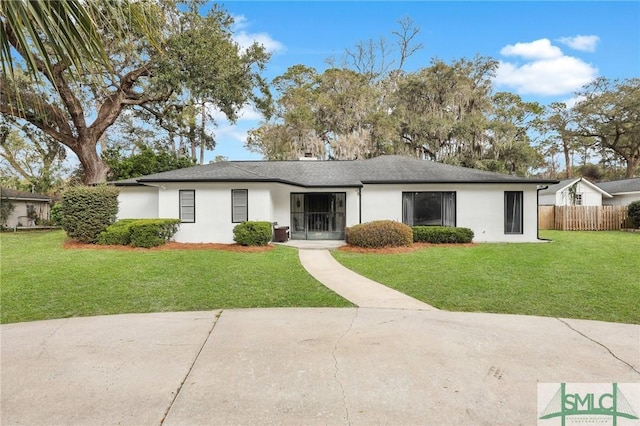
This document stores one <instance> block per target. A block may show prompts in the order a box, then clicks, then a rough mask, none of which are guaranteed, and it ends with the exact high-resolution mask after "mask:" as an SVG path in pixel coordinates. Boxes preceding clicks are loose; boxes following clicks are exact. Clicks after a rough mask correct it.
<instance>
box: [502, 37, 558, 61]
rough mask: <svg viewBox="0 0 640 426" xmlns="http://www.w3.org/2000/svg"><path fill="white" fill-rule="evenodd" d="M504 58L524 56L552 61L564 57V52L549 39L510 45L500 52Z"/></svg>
mask: <svg viewBox="0 0 640 426" xmlns="http://www.w3.org/2000/svg"><path fill="white" fill-rule="evenodd" d="M500 54H501V55H504V56H522V57H523V58H525V59H552V58H558V57H560V56H562V50H560V48H559V47H557V46H553V45H552V44H551V41H549V39H547V38H542V39H540V40H536V41H532V42H530V43H516V44H509V45H507V46H505V47H503V48H502V50H500Z"/></svg>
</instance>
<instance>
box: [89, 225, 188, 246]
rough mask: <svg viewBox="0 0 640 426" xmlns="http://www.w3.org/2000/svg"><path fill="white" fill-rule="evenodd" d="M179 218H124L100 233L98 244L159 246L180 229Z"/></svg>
mask: <svg viewBox="0 0 640 426" xmlns="http://www.w3.org/2000/svg"><path fill="white" fill-rule="evenodd" d="M179 225H180V220H179V219H122V220H119V221H117V222H116V223H114V224H113V225H111V226H109V227H108V228H107V229H106V230H105V231H103V232H102V233H100V236H99V237H98V244H106V245H123V246H126V245H131V246H133V247H144V248H150V247H157V246H161V245H163V244H164V243H166V242H167V241H169V240H170V239H171V238H172V237H173V236H174V235H175V233H176V232H177V231H178V226H179Z"/></svg>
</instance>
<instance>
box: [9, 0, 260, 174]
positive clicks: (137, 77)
mask: <svg viewBox="0 0 640 426" xmlns="http://www.w3.org/2000/svg"><path fill="white" fill-rule="evenodd" d="M20 3H22V2H20ZM51 3H54V2H51ZM70 3H73V2H70ZM88 3H92V2H88ZM96 3H98V6H94V5H92V7H87V8H86V9H85V10H84V13H86V14H87V15H88V16H90V17H91V19H92V21H93V22H94V23H95V28H96V32H97V34H98V36H99V37H100V40H101V44H102V47H103V49H104V52H105V54H106V58H107V60H106V61H105V60H100V58H96V57H95V56H94V55H95V52H94V51H92V52H85V51H82V50H80V51H79V52H76V53H77V54H78V55H79V56H80V57H81V58H82V60H81V62H80V63H78V62H74V61H71V60H67V59H65V58H61V57H60V55H62V53H63V52H61V51H59V49H58V43H59V40H58V39H57V38H55V37H54V36H52V35H50V34H49V33H47V32H46V31H43V30H42V29H36V30H35V31H31V30H30V28H29V27H28V26H27V25H26V24H25V22H24V21H19V20H15V19H9V15H6V16H5V15H3V19H2V28H3V37H5V39H6V43H5V45H9V46H10V49H9V50H10V52H11V53H13V52H17V54H18V55H19V56H20V58H18V59H13V61H12V65H11V66H10V67H6V68H5V69H6V70H8V71H6V72H4V73H3V77H2V80H1V81H0V112H2V114H4V115H7V116H10V117H12V118H13V119H14V120H16V121H17V122H18V123H19V124H23V122H24V123H29V124H31V125H32V126H34V127H35V128H37V129H39V131H40V132H43V133H44V134H46V135H48V136H49V137H51V138H53V139H54V140H56V141H58V142H60V143H61V144H63V145H65V146H66V147H68V148H69V149H70V150H71V151H72V152H73V153H74V154H75V155H76V156H77V157H78V160H79V161H80V164H81V166H82V169H83V173H84V175H83V181H84V183H98V182H104V181H105V180H106V178H107V173H108V166H107V164H106V163H105V162H104V161H103V159H102V158H101V157H100V155H99V152H98V151H99V149H98V144H99V143H100V142H101V141H102V140H103V138H104V136H105V134H106V133H107V131H108V130H109V129H110V128H111V126H113V125H114V123H116V121H117V120H118V118H119V117H120V116H121V115H122V113H123V112H124V111H132V112H133V113H140V114H143V116H144V117H145V118H146V119H147V123H146V125H147V126H164V127H166V128H170V129H175V130H176V132H175V133H173V134H172V133H171V132H168V137H169V138H171V137H179V134H180V132H182V134H183V135H184V134H186V135H187V136H190V137H191V139H192V140H194V139H197V140H198V143H199V144H201V145H203V146H211V145H212V144H213V139H212V138H211V137H207V136H206V135H205V134H204V132H205V130H204V128H205V127H206V118H207V115H206V114H207V111H206V108H218V109H219V110H221V111H222V112H223V113H224V114H225V115H226V116H227V117H228V118H229V119H230V120H231V121H232V122H233V121H235V120H236V118H237V112H238V110H239V109H240V108H241V107H242V106H244V105H245V104H247V103H249V102H253V103H254V104H255V105H256V106H257V107H258V108H262V109H265V110H266V108H267V107H268V105H269V103H268V89H267V87H266V84H265V83H264V81H263V80H262V78H261V77H260V72H261V70H262V68H263V67H264V64H265V62H266V61H267V59H268V55H267V53H266V52H265V50H264V49H263V48H262V47H261V46H258V45H257V44H254V45H252V46H250V47H248V48H246V49H245V48H241V47H240V46H239V45H238V44H236V43H235V42H234V41H233V39H232V33H231V30H230V26H231V24H232V22H233V21H232V18H231V17H230V16H229V15H228V14H227V13H226V12H224V11H223V10H221V9H219V8H217V7H215V6H214V7H213V8H212V9H211V10H210V12H209V13H208V14H207V15H206V16H202V15H201V14H200V12H199V10H198V7H199V4H197V3H190V4H189V5H190V7H189V9H188V10H182V9H181V8H178V5H177V3H176V2H174V1H171V0H163V1H160V2H149V3H147V2H132V3H126V2H123V3H122V4H126V5H127V7H128V8H129V10H136V9H138V8H144V9H145V16H146V20H145V21H144V23H148V22H151V23H152V25H151V27H153V28H155V29H156V30H157V32H156V33H155V38H154V37H152V38H150V37H148V28H149V27H145V26H143V25H141V21H139V20H135V19H124V18H125V15H122V16H121V17H122V18H123V19H122V20H121V21H119V22H118V23H117V25H114V24H113V22H112V19H113V18H114V15H113V14H111V13H108V12H106V10H109V9H108V8H109V7H110V5H109V4H105V5H102V3H103V2H96ZM3 4H4V3H3ZM84 5H85V2H78V7H80V8H82V7H83V6H84ZM10 9H11V8H9V9H6V8H4V9H3V10H2V11H3V14H6V13H7V12H8V11H9V12H10ZM47 13H55V10H53V11H52V10H49V11H48V12H47ZM116 17H117V15H116ZM3 42H4V39H3ZM37 47H41V48H37ZM11 48H12V49H11ZM22 61H24V63H26V64H33V65H34V68H35V69H36V70H37V73H38V75H39V78H38V80H37V81H36V82H35V83H34V82H33V81H30V82H29V83H28V84H27V83H24V82H25V81H26V79H25V78H24V77H23V76H24V75H25V74H28V72H29V71H28V70H25V69H23V67H22V65H20V64H21V63H22ZM31 71H33V69H31ZM256 88H257V89H259V91H256V90H255V89H256ZM258 92H260V93H261V95H257V93H258ZM265 99H266V100H265ZM194 105H199V106H200V110H198V111H199V112H200V114H198V112H194V113H191V114H192V117H198V118H199V120H198V118H196V119H195V120H191V121H189V120H185V118H184V117H185V115H184V112H185V109H187V108H188V107H189V106H191V107H193V106H194ZM188 114H189V113H188ZM188 114H187V115H188ZM203 114H204V115H203ZM203 117H204V118H205V120H204V121H205V124H204V125H203V124H202V122H203V120H202V118H203ZM185 121H186V122H187V125H186V126H185V125H184V123H185ZM196 122H198V123H199V125H196V124H195V123H196ZM185 128H186V129H187V131H186V132H185V131H184V129H185Z"/></svg>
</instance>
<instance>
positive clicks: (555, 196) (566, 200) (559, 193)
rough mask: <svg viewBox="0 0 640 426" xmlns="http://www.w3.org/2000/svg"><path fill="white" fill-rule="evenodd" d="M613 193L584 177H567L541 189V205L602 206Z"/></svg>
mask: <svg viewBox="0 0 640 426" xmlns="http://www.w3.org/2000/svg"><path fill="white" fill-rule="evenodd" d="M611 198H612V197H611V194H609V193H608V192H607V191H605V190H603V189H602V188H599V187H598V186H597V185H595V184H593V183H591V182H589V181H588V180H587V179H585V178H583V177H578V178H573V179H565V180H561V181H560V182H558V183H556V184H555V185H550V186H549V187H548V188H547V189H544V190H542V191H540V199H539V200H538V202H539V203H540V205H541V206H602V205H603V204H605V203H606V200H610V199H611Z"/></svg>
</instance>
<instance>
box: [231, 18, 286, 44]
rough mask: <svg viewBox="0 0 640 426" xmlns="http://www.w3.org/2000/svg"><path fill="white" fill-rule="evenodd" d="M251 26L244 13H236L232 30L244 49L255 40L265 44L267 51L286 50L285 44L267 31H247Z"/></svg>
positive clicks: (236, 40) (237, 41) (235, 38)
mask: <svg viewBox="0 0 640 426" xmlns="http://www.w3.org/2000/svg"><path fill="white" fill-rule="evenodd" d="M250 26H251V24H250V22H249V20H248V19H247V18H246V16H244V15H234V16H233V25H232V26H231V30H232V31H233V39H234V40H235V42H236V43H238V45H240V47H241V48H242V49H246V48H248V47H249V46H251V45H252V44H253V43H254V42H257V43H258V44H261V45H262V46H264V48H265V49H266V51H267V52H269V53H276V52H282V51H283V50H285V48H284V44H282V43H280V42H279V41H277V40H275V39H273V38H272V37H271V36H270V35H269V34H267V33H251V32H248V31H246V29H247V28H249V27H250Z"/></svg>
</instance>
